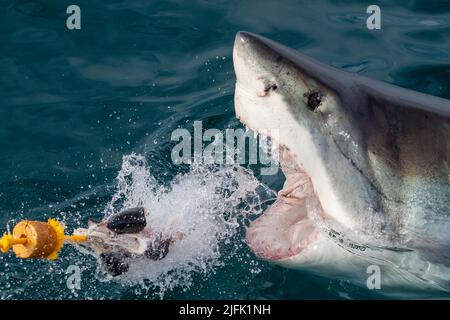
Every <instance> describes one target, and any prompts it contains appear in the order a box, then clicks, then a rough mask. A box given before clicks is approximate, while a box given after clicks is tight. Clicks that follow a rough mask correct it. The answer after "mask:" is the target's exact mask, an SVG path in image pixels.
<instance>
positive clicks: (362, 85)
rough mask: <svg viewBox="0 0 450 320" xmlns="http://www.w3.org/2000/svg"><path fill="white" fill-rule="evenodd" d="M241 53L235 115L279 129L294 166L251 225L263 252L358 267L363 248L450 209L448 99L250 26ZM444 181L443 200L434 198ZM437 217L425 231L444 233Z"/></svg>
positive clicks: (277, 258)
mask: <svg viewBox="0 0 450 320" xmlns="http://www.w3.org/2000/svg"><path fill="white" fill-rule="evenodd" d="M233 62H234V68H235V73H236V78H237V81H236V89H235V110H236V115H237V117H238V118H239V120H240V121H241V122H242V123H243V124H245V125H246V126H247V127H248V128H250V129H252V130H253V131H255V132H258V133H264V134H265V133H267V132H277V135H276V137H275V136H272V137H271V138H272V139H274V140H277V141H276V142H277V143H278V145H279V146H280V153H281V154H280V160H281V161H280V162H281V167H282V170H283V173H284V174H285V176H286V181H285V184H284V187H283V190H281V191H280V192H279V194H278V197H277V200H276V201H275V203H274V204H273V205H272V207H270V208H269V209H268V210H267V211H266V212H265V213H264V214H263V215H262V216H260V217H259V218H258V219H256V220H255V221H253V222H252V223H251V224H250V226H249V228H248V230H247V242H248V244H249V245H250V247H251V248H252V249H253V251H254V252H255V253H256V254H257V255H259V256H260V257H262V258H264V259H267V260H270V261H274V262H277V263H279V264H282V265H283V264H284V265H287V266H289V265H291V266H294V267H296V268H304V269H308V268H310V269H314V270H315V271H317V270H322V269H323V270H325V269H328V270H329V269H330V265H333V268H331V269H334V270H331V271H327V272H326V273H330V272H331V274H333V273H335V274H339V273H340V274H342V275H346V277H344V278H346V279H348V278H349V277H350V278H351V275H350V276H349V274H350V273H352V272H354V271H355V270H354V268H353V267H352V266H351V265H353V266H354V265H356V264H355V263H354V261H352V260H354V259H355V251H358V250H360V249H361V250H362V251H364V249H365V248H366V247H367V245H371V246H373V247H390V248H397V247H400V246H405V245H406V244H411V246H413V245H417V242H418V241H416V240H417V238H416V237H415V236H414V234H415V233H414V232H417V230H418V229H417V225H418V224H419V223H417V221H419V220H420V219H423V220H422V221H425V220H426V221H428V220H430V221H431V218H430V217H431V216H433V215H435V214H438V215H440V214H441V215H445V214H446V213H445V212H447V216H446V217H445V221H446V222H447V221H449V217H448V205H446V203H447V204H448V202H447V201H448V200H449V197H450V195H449V192H448V191H447V190H448V176H447V174H448V168H447V169H446V168H445V166H446V163H447V160H448V157H449V147H448V137H449V120H448V119H449V114H450V109H449V106H450V104H449V102H448V101H447V100H444V99H440V98H436V97H432V96H428V95H425V94H421V93H417V92H413V91H409V90H406V89H402V88H398V87H395V86H392V85H389V84H385V83H381V82H376V81H373V80H370V79H367V78H364V77H361V76H358V75H356V74H351V73H347V72H345V71H342V70H339V69H336V68H333V67H330V66H327V65H325V64H322V63H320V62H317V61H315V60H313V59H311V58H309V57H306V56H304V55H302V54H300V53H299V52H297V51H295V50H293V49H290V48H287V47H285V46H283V45H281V44H278V43H276V42H274V41H271V40H269V39H266V38H264V37H261V36H258V35H255V34H251V33H247V32H239V33H238V34H237V36H236V39H235V43H234V49H233ZM425 121H426V122H425ZM433 124H434V125H433ZM430 125H431V126H434V128H430ZM424 141H429V145H426V146H425V144H424V143H423V142H424ZM430 141H432V142H430ZM424 168H426V169H424ZM446 170H447V171H446ZM443 187H444V188H445V187H447V188H446V189H445V191H441V192H438V195H437V196H436V195H434V198H435V200H436V201H430V200H426V199H427V196H428V197H430V195H432V194H433V193H434V192H435V191H436V190H438V189H440V190H442V189H441V188H443ZM408 192H410V193H408ZM437 198H438V199H437ZM416 200H417V203H415V201H416ZM422 200H423V201H422ZM430 202H432V203H433V204H432V207H433V208H432V210H428V209H424V208H425V207H426V205H428V208H429V205H430ZM434 227H436V226H431V223H430V228H428V229H427V232H428V233H424V234H427V235H428V234H436V230H437V229H433V228H434ZM437 228H439V227H437ZM425 238H426V237H425ZM439 240H440V241H441V242H440V243H448V241H447V240H448V239H447V238H445V236H442V237H441V238H440V239H439ZM446 241H447V242H446ZM431 242H432V241H431ZM433 243H434V242H433ZM408 250H409V249H407V250H406V251H408ZM358 255H359V256H362V255H361V254H356V256H358ZM372 258H373V257H372ZM358 259H359V258H358ZM344 260H346V261H347V263H345V264H343V265H341V266H339V265H340V264H341V262H342V261H344ZM368 260H370V259H368ZM368 260H367V261H368ZM447 262H448V261H447ZM364 263H365V262H364ZM368 263H369V262H368ZM366 266H367V265H366ZM361 270H362V269H361ZM364 270H365V269H364ZM318 273H320V272H318ZM364 273H365V272H364Z"/></svg>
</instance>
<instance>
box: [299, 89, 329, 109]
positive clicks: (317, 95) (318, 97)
mask: <svg viewBox="0 0 450 320" xmlns="http://www.w3.org/2000/svg"><path fill="white" fill-rule="evenodd" d="M303 96H304V97H306V98H307V99H308V102H307V103H306V105H307V107H308V108H309V109H310V110H312V111H316V110H317V108H318V107H319V106H320V105H321V104H322V101H323V98H324V96H323V94H322V93H321V92H320V91H310V92H307V93H305V94H304V95H303Z"/></svg>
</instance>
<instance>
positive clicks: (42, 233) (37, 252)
mask: <svg viewBox="0 0 450 320" xmlns="http://www.w3.org/2000/svg"><path fill="white" fill-rule="evenodd" d="M12 233H13V237H14V238H16V239H21V238H22V239H23V238H25V239H26V240H27V241H26V243H25V244H15V245H13V247H12V248H13V251H14V253H15V254H16V256H17V257H19V258H22V259H28V258H46V257H48V256H49V255H50V254H51V253H52V252H53V251H54V250H55V247H56V245H57V240H56V232H55V230H54V229H53V228H52V227H51V226H50V225H49V224H47V223H45V222H40V221H29V220H25V221H21V222H19V223H18V224H17V225H16V226H15V227H14V229H13V232H12Z"/></svg>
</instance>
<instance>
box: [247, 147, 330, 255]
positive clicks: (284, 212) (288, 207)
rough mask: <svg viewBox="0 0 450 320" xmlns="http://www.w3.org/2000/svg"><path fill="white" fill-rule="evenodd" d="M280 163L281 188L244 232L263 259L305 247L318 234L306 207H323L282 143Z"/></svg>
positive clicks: (299, 250)
mask: <svg viewBox="0 0 450 320" xmlns="http://www.w3.org/2000/svg"><path fill="white" fill-rule="evenodd" d="M280 164H281V168H282V171H283V173H284V175H285V176H286V181H285V183H284V186H283V189H282V190H281V191H280V192H278V195H277V199H276V201H275V202H274V203H273V204H272V206H271V207H270V208H268V209H267V210H266V211H265V212H264V213H263V214H262V215H261V216H260V217H258V218H257V219H256V220H254V221H253V222H251V224H250V226H249V227H248V229H247V234H246V241H247V243H248V245H249V246H250V248H251V249H252V250H253V251H254V252H255V254H256V255H258V256H259V257H261V258H263V259H266V260H281V259H286V258H289V257H292V256H295V255H298V254H300V253H301V252H302V251H304V250H306V249H307V248H308V247H309V246H310V245H311V244H312V243H313V242H314V240H316V238H317V235H318V229H316V228H315V226H314V223H313V221H312V220H311V218H310V216H309V215H308V211H311V210H319V211H318V212H321V211H322V208H321V206H320V202H319V201H318V198H317V195H316V194H315V193H314V188H313V185H312V182H311V178H310V177H309V175H308V174H307V173H306V172H305V171H304V170H303V169H302V168H301V167H300V166H299V165H298V164H297V161H296V160H295V158H294V156H293V155H292V153H291V152H290V151H289V150H288V149H287V148H286V147H283V146H280Z"/></svg>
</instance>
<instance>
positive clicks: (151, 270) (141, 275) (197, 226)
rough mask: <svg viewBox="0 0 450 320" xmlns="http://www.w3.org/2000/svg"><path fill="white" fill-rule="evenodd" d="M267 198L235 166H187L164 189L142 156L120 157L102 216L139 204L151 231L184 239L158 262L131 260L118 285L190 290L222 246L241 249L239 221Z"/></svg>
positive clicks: (249, 176) (257, 210) (218, 258)
mask: <svg viewBox="0 0 450 320" xmlns="http://www.w3.org/2000/svg"><path fill="white" fill-rule="evenodd" d="M261 191H262V192H261ZM273 197H275V194H274V193H273V192H272V191H271V190H269V189H268V188H267V187H266V186H264V185H262V184H261V183H260V182H259V181H258V180H257V179H256V178H255V177H254V176H253V174H252V173H251V171H249V170H247V169H245V168H243V167H240V166H238V165H223V166H214V167H205V166H203V167H200V166H192V167H191V171H189V172H188V173H187V174H180V175H178V176H176V177H175V179H174V180H173V181H172V182H171V183H170V186H169V187H164V186H161V185H159V184H158V183H157V182H156V179H154V178H153V177H152V175H151V169H150V168H149V167H148V165H147V163H146V160H145V158H144V157H143V156H141V155H136V154H131V155H127V156H124V157H123V163H122V168H121V170H120V172H119V174H118V176H117V190H116V192H115V194H114V195H113V197H112V199H111V202H110V203H109V204H108V205H107V207H106V209H105V218H107V217H108V216H109V215H111V214H112V213H114V212H117V211H120V210H122V209H125V208H130V207H135V206H145V207H146V208H148V210H149V216H148V218H147V220H148V224H149V225H150V226H151V227H152V228H153V229H155V230H157V231H162V232H164V233H175V232H182V233H184V234H185V237H184V239H183V240H181V241H180V242H179V243H178V244H177V245H176V246H175V247H174V248H173V249H172V250H171V251H170V252H169V254H168V255H167V257H166V258H165V259H163V260H160V261H152V260H149V259H145V258H140V259H135V260H133V261H132V263H131V264H130V271H129V272H128V273H127V274H126V275H125V276H123V277H120V278H119V281H124V282H126V283H127V282H128V283H131V284H135V283H137V282H138V283H141V284H142V285H143V286H144V287H146V288H150V287H151V288H156V289H159V291H160V292H161V295H163V294H164V292H166V291H167V290H171V289H173V288H175V287H182V288H188V287H190V286H191V285H192V277H193V276H194V275H195V274H198V273H201V274H202V276H203V277H204V276H207V275H208V274H209V273H210V272H212V271H213V270H214V269H215V268H216V267H217V266H220V265H221V264H222V263H223V259H222V258H223V257H222V256H221V255H222V253H221V251H222V249H223V246H225V245H230V246H231V247H234V248H238V247H239V246H242V245H244V244H243V243H242V241H241V239H242V237H243V235H242V234H239V232H238V231H239V227H240V225H241V224H242V221H243V220H245V219H246V218H247V217H248V216H249V215H250V214H259V213H261V211H262V209H261V203H262V202H264V201H265V199H267V198H273ZM236 252H237V250H236V249H235V254H236ZM228 254H229V252H227V255H228Z"/></svg>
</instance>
